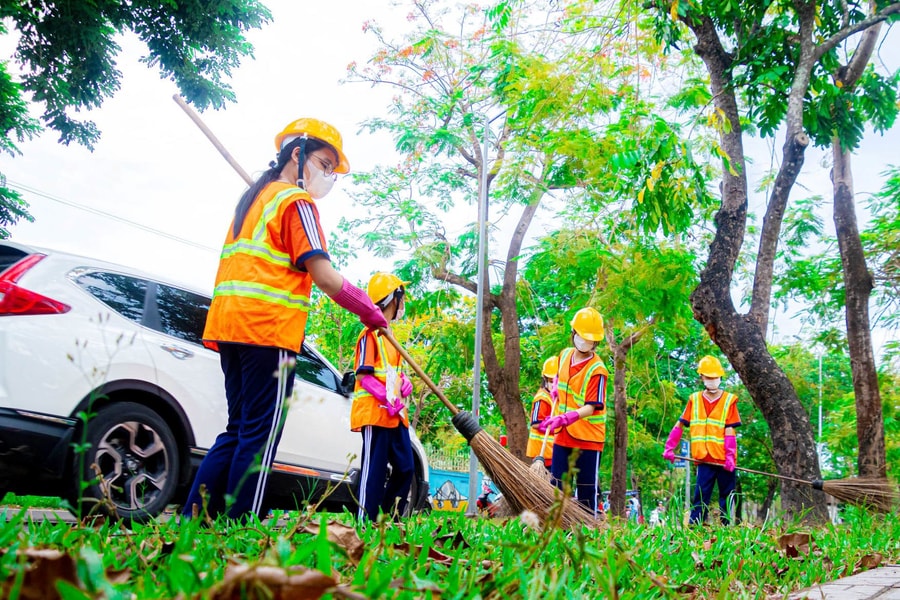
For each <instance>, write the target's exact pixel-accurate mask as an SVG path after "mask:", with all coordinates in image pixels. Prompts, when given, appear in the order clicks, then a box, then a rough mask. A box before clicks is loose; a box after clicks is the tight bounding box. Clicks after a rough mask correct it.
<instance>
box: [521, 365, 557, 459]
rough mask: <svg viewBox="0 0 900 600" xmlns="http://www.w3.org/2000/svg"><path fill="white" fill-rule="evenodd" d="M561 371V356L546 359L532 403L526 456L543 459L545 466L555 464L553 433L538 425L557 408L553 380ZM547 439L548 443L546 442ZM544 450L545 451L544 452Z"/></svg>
mask: <svg viewBox="0 0 900 600" xmlns="http://www.w3.org/2000/svg"><path fill="white" fill-rule="evenodd" d="M558 373H559V357H558V356H551V357H550V358H548V359H547V360H545V361H544V365H543V367H542V369H541V386H540V388H538V391H537V392H535V394H534V400H532V403H531V427H530V428H529V429H528V446H527V447H526V448H525V456H526V457H527V458H530V459H532V460H533V461H534V460H543V461H544V466H545V467H547V468H550V466H551V465H552V464H553V434H552V433H541V432H540V431H539V430H538V425H540V424H541V422H542V421H543V420H544V419H546V418H547V417H552V416H553V415H554V414H556V413H555V410H556V401H557V397H556V396H555V395H556V389H555V388H554V387H553V380H554V379H555V378H556V375H557V374H558ZM544 440H546V442H547V443H546V444H545V443H544ZM542 450H543V452H542Z"/></svg>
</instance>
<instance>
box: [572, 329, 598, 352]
mask: <svg viewBox="0 0 900 600" xmlns="http://www.w3.org/2000/svg"><path fill="white" fill-rule="evenodd" d="M572 343H573V344H574V345H575V349H576V350H578V351H579V352H584V353H588V352H590V351H591V350H593V349H594V345H595V343H594V342H592V341H590V340H586V339H584V338H583V337H581V336H580V335H578V334H577V333H576V334H575V335H574V336H573V339H572Z"/></svg>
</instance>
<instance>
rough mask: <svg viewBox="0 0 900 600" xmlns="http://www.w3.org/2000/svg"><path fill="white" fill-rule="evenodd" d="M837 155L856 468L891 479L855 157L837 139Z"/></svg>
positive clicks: (836, 218)
mask: <svg viewBox="0 0 900 600" xmlns="http://www.w3.org/2000/svg"><path fill="white" fill-rule="evenodd" d="M832 151H833V155H834V168H833V170H832V177H831V178H832V181H833V184H834V227H835V231H836V233H837V239H838V247H839V248H840V253H841V265H842V266H843V272H844V293H845V296H846V297H845V300H844V304H845V312H846V320H847V343H848V346H849V350H850V370H851V372H852V376H853V393H854V396H855V397H856V437H857V439H858V440H859V456H858V458H857V466H858V469H859V475H860V476H862V477H886V476H887V464H886V460H887V459H886V454H885V446H884V415H883V413H882V408H881V392H880V391H879V389H878V371H877V369H876V365H875V355H874V353H873V351H872V334H871V331H870V329H869V296H870V294H871V292H872V287H873V285H874V280H873V277H872V273H871V272H869V269H868V267H867V265H866V257H865V254H864V253H863V247H862V242H861V240H860V237H859V228H858V227H857V224H856V205H855V202H854V200H853V175H852V172H851V168H850V153H849V152H846V151H844V150H843V149H842V148H841V144H840V141H838V140H835V141H834V143H833V145H832Z"/></svg>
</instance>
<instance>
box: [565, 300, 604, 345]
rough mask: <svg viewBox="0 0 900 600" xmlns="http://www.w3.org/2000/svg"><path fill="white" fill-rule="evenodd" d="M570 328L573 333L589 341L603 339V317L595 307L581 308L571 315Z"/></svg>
mask: <svg viewBox="0 0 900 600" xmlns="http://www.w3.org/2000/svg"><path fill="white" fill-rule="evenodd" d="M572 329H574V330H575V333H577V334H578V335H580V336H581V337H583V338H584V339H586V340H589V341H591V342H599V341H602V340H603V317H601V316H600V313H599V312H597V309H596V308H591V307H590V306H589V307H587V308H582V309H581V310H579V311H578V312H577V313H575V316H574V317H572Z"/></svg>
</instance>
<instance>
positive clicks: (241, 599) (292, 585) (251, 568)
mask: <svg viewBox="0 0 900 600" xmlns="http://www.w3.org/2000/svg"><path fill="white" fill-rule="evenodd" d="M336 585H337V581H335V580H334V578H332V577H330V576H328V575H325V574H324V573H322V572H320V571H316V570H315V569H309V568H307V567H303V566H300V565H296V566H293V567H288V568H287V569H283V568H281V567H273V566H267V565H246V564H240V565H230V566H229V567H228V568H227V569H225V577H224V578H223V579H222V581H221V582H220V583H218V584H217V585H216V586H215V587H214V588H213V589H212V590H211V593H210V596H209V597H210V599H211V600H318V599H319V598H321V597H322V596H323V595H324V594H325V592H327V591H328V590H330V589H331V588H333V587H335V586H336Z"/></svg>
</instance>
